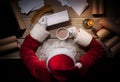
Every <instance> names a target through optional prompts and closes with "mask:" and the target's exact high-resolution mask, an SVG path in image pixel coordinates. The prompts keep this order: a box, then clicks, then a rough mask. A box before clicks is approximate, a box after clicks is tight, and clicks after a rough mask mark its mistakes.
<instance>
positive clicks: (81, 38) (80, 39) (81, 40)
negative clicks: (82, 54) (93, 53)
mask: <svg viewBox="0 0 120 82" xmlns="http://www.w3.org/2000/svg"><path fill="white" fill-rule="evenodd" d="M91 40H92V36H91V34H89V33H87V32H86V31H84V30H83V29H81V28H80V31H79V32H78V34H77V36H76V38H75V39H74V41H75V42H76V43H78V44H80V45H81V46H83V47H86V46H88V45H89V44H90V42H91Z"/></svg>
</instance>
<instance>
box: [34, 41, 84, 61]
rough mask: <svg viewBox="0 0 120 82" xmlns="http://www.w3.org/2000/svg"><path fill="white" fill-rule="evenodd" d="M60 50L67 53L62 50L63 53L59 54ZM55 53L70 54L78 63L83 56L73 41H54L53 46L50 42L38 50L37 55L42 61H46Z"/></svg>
mask: <svg viewBox="0 0 120 82" xmlns="http://www.w3.org/2000/svg"><path fill="white" fill-rule="evenodd" d="M56 49H57V50H56ZM59 49H65V51H64V50H62V52H59ZM55 50H56V51H55ZM53 53H54V54H55V53H57V54H62V53H64V54H69V55H71V56H73V57H74V58H75V60H76V61H78V60H79V57H80V56H81V55H82V54H80V50H79V48H78V45H76V44H75V43H74V42H73V41H72V40H69V41H60V40H57V41H54V42H53V43H52V44H51V43H48V42H44V43H43V46H42V47H41V48H40V49H38V50H37V52H36V55H37V56H38V58H39V59H40V60H43V61H46V60H47V58H48V57H49V56H50V55H51V54H53Z"/></svg>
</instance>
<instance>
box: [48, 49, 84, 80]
mask: <svg viewBox="0 0 120 82" xmlns="http://www.w3.org/2000/svg"><path fill="white" fill-rule="evenodd" d="M65 50H66V49H63V48H61V49H55V51H54V53H53V54H52V55H50V57H48V59H47V62H46V66H47V68H48V70H49V71H50V73H51V74H53V76H54V78H56V79H57V80H58V81H66V80H68V79H70V78H71V77H73V75H74V74H77V73H76V72H78V69H79V68H81V67H82V64H81V63H76V61H75V58H74V56H72V55H69V54H68V53H67V52H68V50H66V51H65ZM59 53H61V54H59Z"/></svg>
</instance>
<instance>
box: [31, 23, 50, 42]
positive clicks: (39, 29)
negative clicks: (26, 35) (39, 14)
mask: <svg viewBox="0 0 120 82" xmlns="http://www.w3.org/2000/svg"><path fill="white" fill-rule="evenodd" d="M30 35H31V36H32V37H33V38H34V39H35V40H37V41H39V42H43V40H44V39H45V38H46V37H47V36H48V35H49V32H48V31H46V30H45V28H44V27H43V26H41V25H40V24H38V23H36V24H35V26H34V27H33V29H32V30H31V31H30Z"/></svg>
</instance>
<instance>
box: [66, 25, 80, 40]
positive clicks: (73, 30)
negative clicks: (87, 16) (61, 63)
mask: <svg viewBox="0 0 120 82" xmlns="http://www.w3.org/2000/svg"><path fill="white" fill-rule="evenodd" d="M68 31H69V33H70V35H71V37H73V38H76V36H77V34H78V30H77V28H76V27H74V26H73V27H70V28H68Z"/></svg>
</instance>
